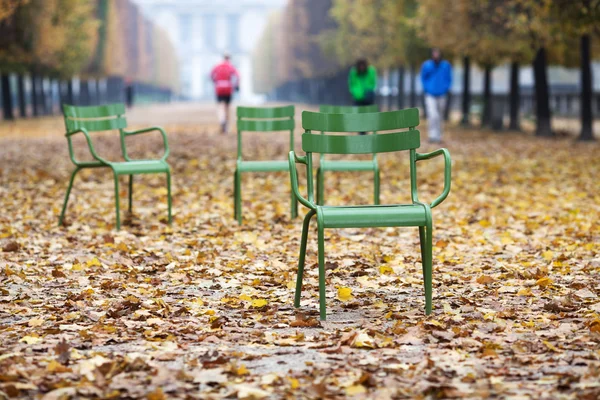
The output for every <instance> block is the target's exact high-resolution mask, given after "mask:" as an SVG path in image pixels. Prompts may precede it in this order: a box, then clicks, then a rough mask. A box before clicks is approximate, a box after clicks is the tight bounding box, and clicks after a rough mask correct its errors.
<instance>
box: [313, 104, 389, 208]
mask: <svg viewBox="0 0 600 400" xmlns="http://www.w3.org/2000/svg"><path fill="white" fill-rule="evenodd" d="M378 111H379V107H378V106H377V105H371V106H328V105H322V106H320V107H319V112H321V113H327V114H363V113H374V112H378ZM373 133H375V132H373ZM325 171H373V174H374V175H375V176H374V181H373V203H374V204H379V165H378V164H377V155H376V154H373V158H372V159H371V160H326V159H325V154H321V155H320V156H319V168H318V169H317V204H320V205H324V204H325V190H324V187H325Z"/></svg>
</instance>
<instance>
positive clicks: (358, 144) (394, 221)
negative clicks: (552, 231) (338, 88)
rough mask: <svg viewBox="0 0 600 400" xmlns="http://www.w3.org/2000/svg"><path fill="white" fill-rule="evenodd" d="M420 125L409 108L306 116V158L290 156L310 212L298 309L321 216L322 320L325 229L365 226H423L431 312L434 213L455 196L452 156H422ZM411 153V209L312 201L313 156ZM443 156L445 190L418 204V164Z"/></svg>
mask: <svg viewBox="0 0 600 400" xmlns="http://www.w3.org/2000/svg"><path fill="white" fill-rule="evenodd" d="M418 125H419V111H418V109H416V108H410V109H407V110H401V111H391V112H383V113H372V114H322V113H314V112H307V111H305V112H303V113H302V127H303V128H304V130H305V132H304V134H303V135H302V149H303V150H304V151H305V152H306V155H305V156H302V157H301V156H297V155H296V154H295V153H294V152H293V151H291V152H290V154H289V163H290V178H291V182H292V189H293V190H294V193H295V195H296V198H297V199H298V201H300V203H302V204H303V205H304V206H306V207H307V208H309V211H308V213H307V214H306V217H305V218H304V225H303V227H302V239H301V244H300V256H299V261H298V275H297V281H296V295H295V299H294V306H295V307H299V306H300V295H301V291H302V276H303V273H304V261H305V256H306V241H307V238H308V227H309V224H310V220H311V218H312V217H313V216H314V215H316V216H317V228H318V258H319V305H320V307H319V308H320V315H321V320H325V318H326V311H325V240H324V230H325V228H362V227H391V226H416V227H419V237H420V242H421V257H422V264H423V280H424V284H425V313H426V314H430V313H431V295H432V293H431V292H432V287H431V280H432V262H433V258H432V240H433V239H432V219H431V209H432V208H434V207H436V206H437V205H438V204H440V203H441V202H442V201H444V199H446V197H447V196H448V193H449V192H450V172H451V170H450V168H451V164H450V153H449V152H448V150H446V149H440V150H436V151H434V152H431V153H426V154H420V153H417V151H416V149H417V148H419V146H420V133H419V131H418V130H416V129H415V127H416V126H418ZM405 128H408V130H406V131H397V132H393V133H385V134H377V135H364V136H356V135H352V136H348V135H344V136H341V135H326V134H321V135H316V134H312V132H313V131H317V132H356V131H389V130H395V131H396V130H401V129H405ZM402 150H408V151H409V152H410V179H411V197H412V204H402V205H369V206H322V205H319V204H316V203H315V201H314V197H313V175H312V168H313V159H312V153H325V154H370V153H383V152H396V151H402ZM440 155H443V156H444V161H445V168H444V191H443V192H442V194H441V195H440V196H439V197H438V198H436V199H435V200H434V201H433V202H432V203H431V204H426V203H423V202H421V201H419V199H418V197H417V161H421V160H428V159H430V158H433V157H437V156H440ZM297 162H299V163H302V164H305V165H306V173H307V191H308V196H307V197H308V198H304V197H302V195H301V194H300V192H299V190H298V174H297V170H296V163H297Z"/></svg>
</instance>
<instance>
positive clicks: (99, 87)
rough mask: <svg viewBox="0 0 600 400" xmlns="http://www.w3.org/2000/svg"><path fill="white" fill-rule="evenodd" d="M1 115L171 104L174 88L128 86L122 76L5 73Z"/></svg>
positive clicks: (0, 87) (0, 88)
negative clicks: (113, 105) (64, 107)
mask: <svg viewBox="0 0 600 400" xmlns="http://www.w3.org/2000/svg"><path fill="white" fill-rule="evenodd" d="M0 93H1V94H2V95H1V96H0V116H1V117H2V118H3V119H13V118H28V117H33V116H38V115H55V114H59V113H60V112H61V109H60V106H61V104H63V103H65V104H74V105H81V106H90V105H100V104H109V103H126V104H127V105H128V106H129V107H131V106H134V105H139V104H150V103H168V102H171V101H172V100H173V98H174V95H173V93H172V91H171V90H170V89H165V88H161V87H157V86H154V85H149V84H145V83H141V82H131V83H126V82H125V81H124V80H123V78H121V77H107V78H99V79H78V78H73V79H70V80H66V81H65V80H58V79H53V78H47V77H32V76H24V75H19V74H3V75H1V79H0Z"/></svg>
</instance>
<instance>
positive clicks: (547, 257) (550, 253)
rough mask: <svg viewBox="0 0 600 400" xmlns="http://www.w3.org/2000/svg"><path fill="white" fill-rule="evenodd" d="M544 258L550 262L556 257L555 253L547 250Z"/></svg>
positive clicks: (543, 255)
mask: <svg viewBox="0 0 600 400" xmlns="http://www.w3.org/2000/svg"><path fill="white" fill-rule="evenodd" d="M542 257H544V260H546V261H550V260H552V258H553V257H554V252H553V251H552V250H547V251H545V252H543V253H542Z"/></svg>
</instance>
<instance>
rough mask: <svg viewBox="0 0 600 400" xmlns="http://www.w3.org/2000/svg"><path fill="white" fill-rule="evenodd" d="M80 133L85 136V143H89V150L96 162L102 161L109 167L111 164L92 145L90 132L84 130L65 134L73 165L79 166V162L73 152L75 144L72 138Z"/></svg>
mask: <svg viewBox="0 0 600 400" xmlns="http://www.w3.org/2000/svg"><path fill="white" fill-rule="evenodd" d="M78 133H82V134H83V136H85V141H86V142H87V145H88V149H89V150H90V153H91V154H92V157H94V158H95V159H96V160H98V161H100V162H101V163H103V164H106V165H109V164H110V162H108V161H107V160H105V159H104V158H102V157H100V156H99V155H98V154H97V153H96V150H95V149H94V146H93V145H92V138H91V137H90V134H89V133H88V131H87V130H86V129H84V128H79V129H77V130H74V131H71V132H67V133H66V134H65V136H66V138H67V140H68V142H69V156H70V157H71V161H73V164H75V165H78V164H79V161H77V159H75V153H74V152H73V144H72V143H71V136H73V135H76V134H78Z"/></svg>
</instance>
